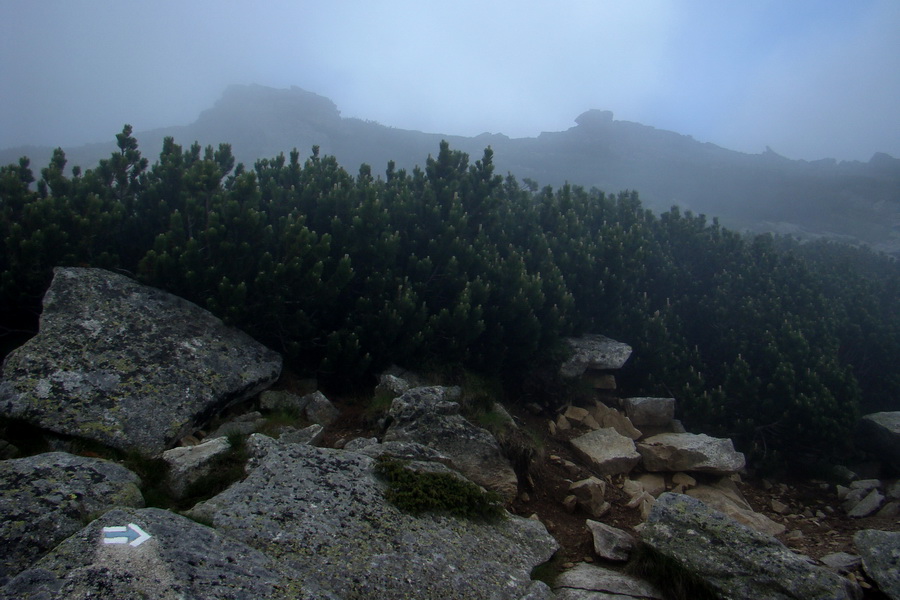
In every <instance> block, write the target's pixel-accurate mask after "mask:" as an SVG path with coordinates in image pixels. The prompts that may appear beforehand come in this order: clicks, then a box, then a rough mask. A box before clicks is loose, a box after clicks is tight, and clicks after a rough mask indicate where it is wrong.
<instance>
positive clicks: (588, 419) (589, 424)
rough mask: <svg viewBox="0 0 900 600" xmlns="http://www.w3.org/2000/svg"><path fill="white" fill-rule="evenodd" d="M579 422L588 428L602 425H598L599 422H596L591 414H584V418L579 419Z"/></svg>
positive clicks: (599, 427) (598, 427) (596, 427)
mask: <svg viewBox="0 0 900 600" xmlns="http://www.w3.org/2000/svg"><path fill="white" fill-rule="evenodd" d="M581 424H582V425H584V426H585V427H587V428H589V429H601V428H602V425H600V423H598V422H597V420H596V419H594V417H593V415H588V416H586V417H585V418H584V420H583V421H581Z"/></svg>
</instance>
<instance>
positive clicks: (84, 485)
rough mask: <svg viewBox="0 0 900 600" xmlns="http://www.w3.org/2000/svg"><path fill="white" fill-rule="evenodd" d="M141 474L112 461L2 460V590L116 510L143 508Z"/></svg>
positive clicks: (60, 455) (66, 457)
mask: <svg viewBox="0 0 900 600" xmlns="http://www.w3.org/2000/svg"><path fill="white" fill-rule="evenodd" d="M139 484H140V479H139V478H138V476H137V475H135V474H134V473H132V472H131V471H129V470H128V469H126V468H125V467H123V466H121V465H118V464H116V463H114V462H110V461H108V460H103V459H99V458H87V457H84V456H74V455H72V454H66V453H64V452H48V453H46V454H38V455H36V456H29V457H27V458H15V459H11V460H4V461H2V462H0V586H2V585H3V584H5V583H6V582H7V581H8V580H9V579H10V578H12V577H13V576H15V575H16V574H17V573H19V572H20V571H22V570H23V569H25V568H27V567H30V566H31V565H32V564H33V563H34V562H35V561H36V560H37V559H38V558H40V557H41V556H43V555H44V554H45V553H47V552H48V551H49V550H51V549H52V548H53V547H54V546H56V545H57V544H59V543H60V542H61V541H63V540H64V539H66V538H67V537H68V536H70V535H72V534H73V533H75V532H77V531H79V530H80V529H81V528H82V527H84V524H85V523H86V522H88V521H90V520H91V519H94V518H96V517H98V516H100V515H102V514H103V513H104V512H106V511H108V510H110V509H112V508H113V507H115V506H133V507H141V506H144V498H143V497H142V496H141V492H140V490H139V489H138V485H139Z"/></svg>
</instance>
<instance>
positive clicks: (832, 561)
mask: <svg viewBox="0 0 900 600" xmlns="http://www.w3.org/2000/svg"><path fill="white" fill-rule="evenodd" d="M819 560H821V562H822V564H824V565H825V566H826V567H828V568H829V569H831V570H832V571H834V572H835V573H840V574H841V575H846V574H847V573H851V572H853V571H855V570H857V569H858V568H859V567H860V565H862V558H860V557H859V556H858V555H856V554H848V553H846V552H834V553H832V554H828V555H826V556H823V557H822V558H821V559H819Z"/></svg>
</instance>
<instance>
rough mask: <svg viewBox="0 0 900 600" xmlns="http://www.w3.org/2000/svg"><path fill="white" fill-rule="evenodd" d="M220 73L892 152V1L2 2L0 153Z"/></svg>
mask: <svg viewBox="0 0 900 600" xmlns="http://www.w3.org/2000/svg"><path fill="white" fill-rule="evenodd" d="M230 83H258V84H262V85H267V86H272V87H281V88H284V87H289V86H292V85H295V86H298V87H301V88H304V89H307V90H310V91H313V92H316V93H319V94H322V95H324V96H327V97H329V98H331V99H332V100H334V102H335V103H336V104H337V105H338V108H339V109H340V110H341V113H342V114H343V116H348V117H360V118H365V119H372V120H375V121H378V122H380V123H382V124H384V125H390V126H394V127H400V128H404V129H419V130H423V131H428V132H438V133H446V134H458V135H477V134H479V133H482V132H485V131H490V132H495V133H496V132H500V133H505V134H507V135H509V136H511V137H522V136H535V135H537V134H539V133H540V132H541V131H561V130H565V129H568V128H569V127H572V126H573V125H574V119H575V118H576V117H577V116H578V115H579V114H580V113H582V112H584V111H585V110H587V109H590V108H598V109H604V110H612V111H613V112H614V113H615V115H616V118H617V119H622V120H630V121H638V122H641V123H644V124H646V125H652V126H654V127H658V128H661V129H671V130H674V131H678V132H679V133H684V134H689V135H692V136H693V137H694V138H696V139H698V140H701V141H709V142H713V143H716V144H719V145H721V146H724V147H726V148H731V149H735V150H741V151H745V152H753V153H757V152H762V151H763V150H764V149H765V147H766V146H767V145H768V146H771V147H772V148H773V149H774V150H775V151H777V152H778V153H780V154H783V155H785V156H788V157H790V158H805V159H818V158H824V157H834V158H838V159H857V160H868V159H869V158H870V157H871V156H872V154H873V153H874V152H876V151H882V152H887V153H889V154H891V155H893V156H895V157H900V110H898V107H900V1H898V0H840V1H836V0H788V1H785V0H771V1H770V0H745V1H742V2H724V1H722V0H642V1H633V0H627V1H626V0H621V1H617V2H611V1H610V2H606V1H565V0H555V1H553V2H548V1H542V2H538V1H526V0H517V1H512V0H501V1H491V0H487V1H485V0H480V1H477V2H475V1H469V0H463V1H452V0H451V1H445V2H430V1H427V0H426V1H423V0H415V1H412V0H411V1H400V0H379V1H377V2H373V1H349V0H328V1H327V2H325V1H321V0H319V1H316V2H309V1H306V0H293V1H277V2H276V1H265V0H254V1H249V0H240V1H238V0H233V1H232V0H189V1H185V0H154V1H152V2H137V1H126V0H79V1H73V0H59V1H56V0H53V1H51V0H0V148H4V147H10V146H15V145H21V144H26V143H32V144H42V145H54V146H56V145H63V146H65V145H73V144H78V143H83V142H88V141H101V140H111V139H113V136H114V134H115V133H116V132H118V131H120V130H121V127H122V124H123V123H126V122H127V123H131V124H132V125H134V127H135V129H136V130H137V131H141V130H146V129H151V128H154V127H161V126H166V125H184V124H187V123H190V122H191V121H193V120H194V119H196V118H197V116H198V114H199V113H200V111H202V110H203V109H205V108H208V107H210V106H211V105H212V104H213V103H214V102H215V100H216V99H217V98H218V97H219V96H220V94H221V92H222V90H223V89H224V88H225V86H226V85H228V84H230ZM223 141H227V140H223Z"/></svg>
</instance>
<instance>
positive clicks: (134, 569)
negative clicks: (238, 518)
mask: <svg viewBox="0 0 900 600" xmlns="http://www.w3.org/2000/svg"><path fill="white" fill-rule="evenodd" d="M131 524H134V525H136V526H137V527H138V528H140V531H142V532H144V533H146V534H148V535H149V536H150V538H149V539H144V540H143V541H140V542H139V543H138V544H137V545H135V546H132V545H131V543H121V544H110V543H106V542H105V541H104V540H105V539H107V538H109V537H114V535H115V534H113V535H111V534H106V533H104V531H103V528H104V527H125V528H126V530H127V531H133V529H131V528H130V527H129V526H130V525H131ZM123 536H125V534H123ZM137 536H138V534H134V539H133V540H132V542H136V541H138V540H139V539H141V538H139V537H137ZM294 575H295V574H294V573H293V572H292V571H291V570H290V568H289V567H287V566H285V565H278V564H276V563H274V562H273V561H272V560H271V559H270V558H269V557H267V556H265V555H264V554H263V553H261V552H259V551H257V550H254V549H252V548H250V547H248V546H247V545H245V544H242V543H241V542H238V541H236V540H233V539H230V538H228V537H225V536H223V535H220V534H219V533H218V532H216V531H215V530H213V529H211V528H209V527H206V526H203V525H200V524H199V523H195V522H193V521H191V520H189V519H186V518H184V517H182V516H179V515H176V514H175V513H172V512H169V511H165V510H160V509H156V508H146V509H143V510H113V511H110V512H108V513H106V514H105V515H103V517H101V518H99V519H97V520H96V521H94V522H92V523H91V524H90V525H88V526H87V527H84V528H83V529H81V530H80V531H78V532H77V533H76V534H75V535H73V536H72V537H70V538H68V539H67V540H65V541H64V542H63V543H62V544H60V545H59V546H57V547H56V548H55V549H54V550H53V551H52V552H50V553H49V554H48V555H47V556H45V557H44V558H43V559H42V560H40V561H39V562H38V563H37V564H36V565H35V566H34V567H33V568H31V569H28V570H26V571H24V572H22V573H21V574H19V576H18V577H16V578H15V579H13V580H12V581H10V582H9V583H8V584H7V585H6V586H5V587H4V588H2V589H0V598H2V599H3V600H89V599H90V600H124V599H128V598H154V599H159V600H180V599H183V598H192V599H196V600H214V599H215V600H218V599H223V600H238V599H241V600H243V599H250V598H253V599H261V600H262V599H266V600H269V599H285V600H287V599H288V598H304V599H311V598H321V597H322V596H319V595H316V594H313V593H311V592H310V590H308V589H306V588H305V587H304V586H303V585H302V583H300V582H299V581H298V580H297V579H296V578H295V577H294Z"/></svg>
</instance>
